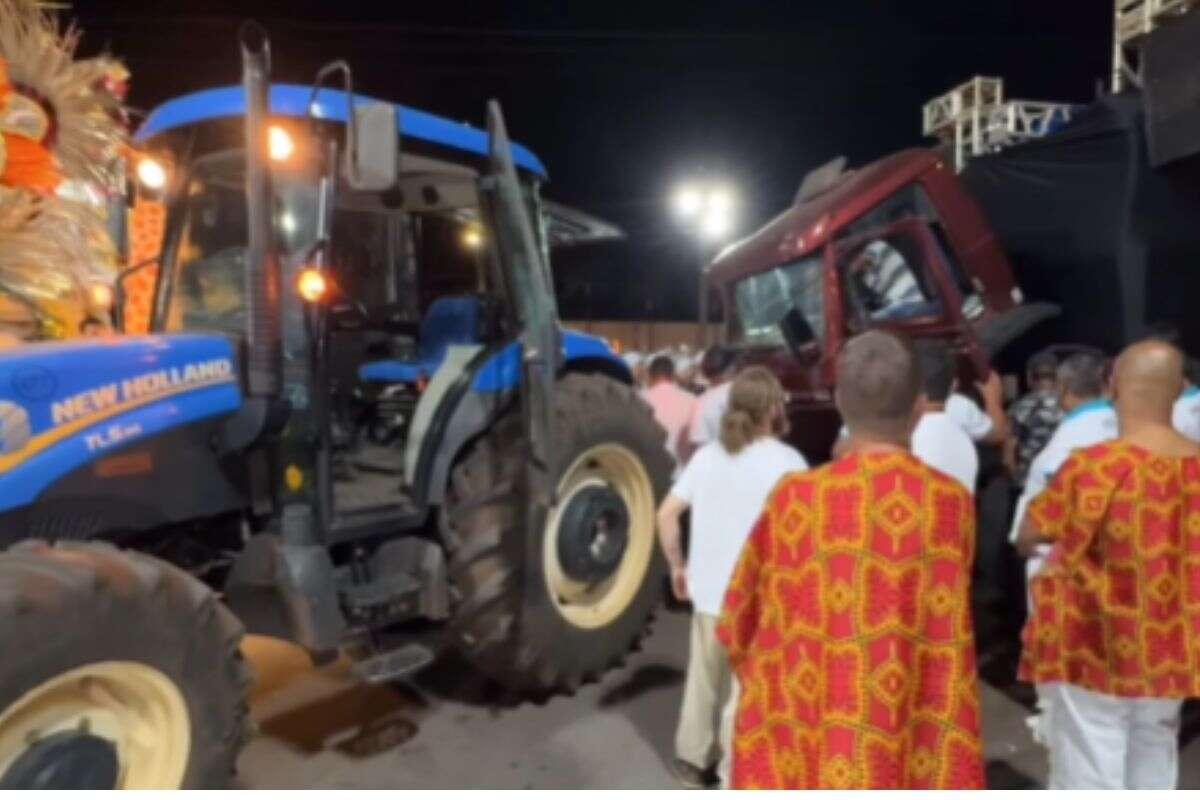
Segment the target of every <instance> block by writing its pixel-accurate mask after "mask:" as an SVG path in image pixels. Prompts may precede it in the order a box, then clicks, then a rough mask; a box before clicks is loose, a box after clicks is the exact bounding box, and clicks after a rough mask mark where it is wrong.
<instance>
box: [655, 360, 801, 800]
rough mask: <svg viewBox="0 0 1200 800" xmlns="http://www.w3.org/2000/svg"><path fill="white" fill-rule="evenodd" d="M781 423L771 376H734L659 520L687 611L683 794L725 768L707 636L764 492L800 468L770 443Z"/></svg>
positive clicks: (755, 370) (786, 450) (712, 635)
mask: <svg viewBox="0 0 1200 800" xmlns="http://www.w3.org/2000/svg"><path fill="white" fill-rule="evenodd" d="M785 420H786V416H785V412H784V392H783V387H781V386H780V385H779V381H778V380H777V379H776V378H775V376H774V375H772V374H771V372H770V371H768V370H767V369H765V368H763V367H750V368H749V369H747V370H745V371H743V372H742V373H741V374H739V375H738V376H737V378H736V379H735V380H734V381H733V384H732V386H731V388H730V390H729V405H728V407H727V408H726V410H725V413H724V414H723V415H722V416H721V425H720V434H719V437H718V439H717V440H716V441H713V442H710V443H708V444H706V445H704V446H703V447H701V448H700V449H699V450H698V451H696V454H695V455H694V456H693V457H692V459H691V461H689V462H688V464H687V467H686V468H685V469H684V470H683V474H682V475H680V476H679V480H678V481H677V482H676V484H675V486H674V487H672V489H671V491H670V493H669V494H668V495H667V497H666V499H665V500H664V501H663V504H662V507H661V508H660V509H659V511H658V534H659V541H660V543H661V544H662V548H663V552H664V553H665V554H666V557H667V562H668V563H669V564H670V567H671V589H672V592H673V593H674V594H675V596H676V597H677V598H678V599H680V600H688V599H690V600H691V601H692V607H693V609H694V613H693V615H692V633H691V645H690V647H691V652H690V656H689V659H688V669H687V681H686V683H685V686H684V694H683V708H682V709H681V710H680V715H679V728H678V730H677V732H676V736H675V755H676V759H675V764H674V767H675V774H676V776H677V777H678V778H679V780H680V782H681V783H682V784H683V785H684V786H687V787H689V788H701V787H703V786H706V785H708V784H709V783H711V778H712V770H713V768H714V767H715V766H717V765H718V762H719V763H720V766H721V772H722V773H725V765H726V764H727V763H728V762H727V755H728V754H727V753H726V752H724V751H725V750H727V746H728V742H727V739H726V737H725V736H722V735H721V734H720V733H719V731H720V730H721V727H722V722H721V714H722V710H723V708H724V706H725V705H726V703H727V702H728V700H729V697H730V692H731V672H730V668H729V662H728V659H727V658H726V656H725V651H724V648H723V647H722V646H721V643H720V642H719V641H718V640H717V634H716V625H717V617H718V615H719V614H720V613H721V603H722V601H723V600H724V596H725V586H726V584H728V583H729V576H730V574H731V573H732V572H733V567H734V565H735V564H736V563H737V559H738V555H739V554H740V553H741V549H742V544H743V543H744V542H745V541H746V537H747V536H748V535H749V533H750V529H751V528H752V527H753V526H754V523H755V521H756V520H757V519H758V516H759V514H761V513H762V509H763V504H764V503H765V502H766V499H767V495H768V494H770V491H771V489H772V487H774V486H775V484H776V483H777V482H778V481H779V479H780V478H782V477H783V476H784V475H785V474H786V473H788V472H792V471H794V470H800V469H806V468H807V466H808V465H807V464H805V462H804V459H803V458H802V457H801V456H800V454H799V453H797V452H796V451H795V450H793V449H792V448H791V447H788V446H787V445H785V444H783V443H782V442H781V441H779V439H778V438H777V437H778V435H779V434H780V433H782V432H783V430H784V425H785ZM689 507H690V508H691V509H692V514H691V543H690V547H689V554H688V558H687V559H686V562H685V559H684V556H683V548H682V546H681V543H680V526H679V518H680V516H681V515H682V514H683V512H684V511H685V510H687V509H688V508H689ZM721 778H722V779H724V778H725V774H722V775H721Z"/></svg>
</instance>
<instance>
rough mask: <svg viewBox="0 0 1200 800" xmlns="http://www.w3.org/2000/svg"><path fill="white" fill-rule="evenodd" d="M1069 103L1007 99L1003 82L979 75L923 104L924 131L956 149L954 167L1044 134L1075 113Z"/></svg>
mask: <svg viewBox="0 0 1200 800" xmlns="http://www.w3.org/2000/svg"><path fill="white" fill-rule="evenodd" d="M1071 110H1072V106H1070V105H1069V104H1067V103H1044V102H1036V101H1032V100H1005V99H1004V81H1003V80H1002V79H1000V78H989V77H985V76H982V75H977V76H975V77H974V78H971V80H969V81H967V82H966V83H963V84H960V85H958V86H955V87H954V88H953V89H951V90H950V91H948V92H946V93H945V94H943V95H940V96H938V97H935V98H933V99H932V100H930V101H929V102H928V103H926V104H925V106H924V107H923V108H922V114H921V132H922V133H923V134H924V135H925V136H933V137H936V138H937V139H939V140H941V142H942V144H943V146H945V147H947V148H948V149H950V150H951V152H952V153H953V159H954V168H955V170H962V168H963V167H964V166H966V163H967V159H969V158H970V157H971V156H978V155H982V154H984V153H994V152H996V151H997V150H999V149H1001V148H1003V147H1008V146H1009V145H1013V144H1017V143H1019V142H1023V141H1027V140H1029V139H1033V138H1036V137H1038V136H1044V135H1045V134H1047V133H1049V132H1050V131H1053V130H1055V129H1057V128H1058V127H1060V126H1061V125H1062V124H1063V123H1065V122H1067V121H1068V120H1069V119H1070V118H1071Z"/></svg>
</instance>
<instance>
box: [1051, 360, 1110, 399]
mask: <svg viewBox="0 0 1200 800" xmlns="http://www.w3.org/2000/svg"><path fill="white" fill-rule="evenodd" d="M1103 395H1104V359H1102V358H1100V357H1099V356H1097V355H1094V354H1092V353H1075V354H1073V355H1070V356H1067V357H1066V358H1064V359H1063V362H1062V363H1061V364H1059V365H1058V404H1059V405H1060V406H1062V408H1063V410H1064V411H1070V410H1071V409H1072V408H1074V407H1075V406H1077V405H1079V404H1080V403H1084V402H1087V401H1088V400H1094V399H1096V398H1097V397H1102V396H1103Z"/></svg>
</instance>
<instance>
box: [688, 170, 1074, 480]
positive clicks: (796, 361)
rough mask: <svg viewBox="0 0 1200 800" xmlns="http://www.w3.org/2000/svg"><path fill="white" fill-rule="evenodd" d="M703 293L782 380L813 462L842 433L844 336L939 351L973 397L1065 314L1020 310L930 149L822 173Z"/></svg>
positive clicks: (721, 267)
mask: <svg viewBox="0 0 1200 800" xmlns="http://www.w3.org/2000/svg"><path fill="white" fill-rule="evenodd" d="M706 282H707V285H708V287H709V290H715V291H717V292H718V293H719V295H720V297H721V298H722V299H723V301H724V302H723V306H724V307H725V308H726V309H728V310H729V311H728V313H727V315H726V322H727V325H726V331H725V333H726V338H727V340H728V342H729V343H730V344H732V345H733V346H736V347H738V348H740V349H742V350H744V351H745V355H746V358H747V359H748V360H750V361H756V362H760V363H766V364H769V365H770V366H771V367H772V369H774V370H775V371H776V372H777V374H778V375H779V376H780V378H781V380H782V382H783V384H784V386H785V388H786V389H787V390H788V392H789V397H790V399H789V404H790V410H789V413H790V416H791V417H792V423H793V424H792V426H791V429H792V431H793V435H794V436H796V437H797V441H796V444H797V446H798V447H799V448H800V449H801V450H802V451H803V452H804V453H805V454H806V456H808V457H809V458H810V459H814V460H817V461H822V460H825V459H826V458H827V457H828V455H829V452H830V447H831V445H832V444H833V441H834V438H835V436H836V434H837V430H838V428H839V426H840V422H839V420H838V417H837V411H836V409H834V407H833V386H834V380H835V376H834V364H835V363H836V358H837V353H838V351H839V350H840V349H841V345H842V343H843V342H844V341H845V340H846V339H848V338H849V337H851V336H854V335H855V334H858V333H861V332H863V331H865V330H867V329H868V328H885V329H888V330H894V331H898V332H901V333H904V334H905V335H907V336H909V337H910V338H913V339H929V338H935V339H941V340H944V341H946V342H947V343H948V344H950V346H951V347H952V349H953V350H954V351H955V352H956V353H957V354H958V356H959V367H960V377H961V379H962V383H963V385H965V386H970V385H972V383H973V381H974V380H978V379H982V378H983V377H984V376H985V375H986V374H987V371H988V370H989V369H990V367H989V363H990V362H991V361H992V359H994V357H995V356H996V355H997V354H999V353H1000V352H1001V351H1002V350H1004V349H1005V348H1006V347H1008V346H1009V345H1010V344H1011V343H1012V342H1013V341H1014V340H1016V339H1018V338H1019V337H1020V336H1021V335H1022V334H1023V333H1024V332H1025V331H1027V330H1029V329H1030V328H1032V327H1033V326H1034V325H1036V324H1037V323H1039V322H1040V321H1042V320H1044V319H1046V318H1048V317H1050V316H1052V315H1054V314H1055V313H1056V309H1055V308H1054V307H1052V306H1049V305H1048V304H1024V303H1022V298H1021V295H1020V292H1019V290H1017V288H1016V285H1015V283H1014V282H1013V278H1012V270H1011V267H1010V265H1009V263H1008V260H1007V258H1006V257H1005V255H1004V254H1003V252H1002V251H1001V250H1000V248H999V246H998V244H997V242H996V240H995V237H994V235H992V233H991V231H990V230H989V229H988V227H987V225H986V222H985V221H984V219H983V216H982V213H981V212H980V211H979V209H978V207H977V206H976V205H975V204H974V203H973V202H972V201H971V200H970V198H969V197H968V196H967V195H966V194H965V193H964V192H963V191H962V190H961V188H960V187H959V186H958V184H957V183H955V181H954V178H953V175H951V174H950V172H949V171H948V170H947V169H946V168H945V165H944V164H943V163H942V162H941V160H940V159H939V158H938V157H937V155H936V154H934V153H932V152H929V151H923V150H907V151H903V152H900V153H897V154H895V155H893V156H889V157H887V158H884V159H881V160H880V161H877V162H875V163H873V164H870V165H868V166H866V167H864V168H862V169H859V170H846V169H845V159H838V160H836V161H834V162H831V163H830V164H827V165H825V166H823V167H821V168H818V169H816V170H813V171H812V172H811V173H809V175H808V176H807V177H806V178H805V180H804V182H803V184H802V185H801V187H800V190H799V192H798V193H797V197H796V201H795V203H794V204H793V206H792V207H791V208H789V209H788V210H787V211H785V212H784V213H782V214H780V215H779V216H778V217H776V218H775V219H774V220H772V221H771V222H769V223H768V224H767V225H766V226H764V227H763V228H762V229H761V230H759V231H758V232H757V233H755V234H753V235H751V236H750V237H748V238H746V239H744V240H742V241H740V242H737V243H736V244H734V245H732V246H730V247H729V248H727V249H726V250H725V251H723V252H722V253H721V254H720V255H719V256H718V257H717V259H716V260H715V261H714V263H713V264H711V265H710V267H709V268H708V270H707V271H706Z"/></svg>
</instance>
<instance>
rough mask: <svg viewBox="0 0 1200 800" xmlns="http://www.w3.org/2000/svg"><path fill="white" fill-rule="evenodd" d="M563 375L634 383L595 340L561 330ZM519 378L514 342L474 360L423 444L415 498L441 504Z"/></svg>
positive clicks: (511, 396)
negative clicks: (458, 466) (453, 475)
mask: <svg viewBox="0 0 1200 800" xmlns="http://www.w3.org/2000/svg"><path fill="white" fill-rule="evenodd" d="M562 350H563V365H562V372H596V373H600V374H603V375H607V376H609V377H611V378H614V379H615V380H619V381H621V382H622V383H625V384H631V383H632V382H633V376H632V375H631V374H630V372H629V367H628V366H627V365H626V364H625V362H624V361H623V360H622V359H621V358H620V356H618V355H616V354H615V353H614V352H613V351H612V350H611V349H610V348H609V347H608V344H607V343H606V342H605V341H604V340H603V339H601V338H600V337H598V336H591V335H589V334H586V333H580V332H579V331H573V330H564V331H563V332H562ZM520 376H521V346H520V343H518V342H509V343H507V344H504V345H501V346H498V347H490V348H486V349H484V350H482V351H481V352H480V353H478V354H477V355H476V357H475V358H474V359H472V361H471V363H470V364H469V365H468V367H467V369H466V370H464V371H463V374H462V375H460V376H459V378H458V380H457V382H456V383H455V385H454V386H453V387H451V389H450V390H449V391H448V392H446V397H445V399H444V400H443V401H442V404H441V407H440V408H438V410H437V412H436V413H435V414H434V418H433V421H432V423H431V424H430V428H429V433H428V434H427V435H426V436H425V441H424V442H423V443H422V447H421V453H420V456H419V458H418V461H417V469H416V476H417V479H416V481H415V484H416V488H417V497H420V498H424V499H425V501H426V502H427V503H428V504H430V505H435V504H440V503H441V502H442V498H443V494H444V492H445V488H446V481H447V480H449V477H450V468H451V467H452V466H453V465H454V463H455V462H456V461H457V460H458V457H459V455H460V454H461V453H462V452H463V449H464V448H465V447H466V446H467V445H468V444H469V443H470V442H471V441H473V440H474V439H475V438H476V437H478V436H479V435H480V434H482V433H484V432H486V431H487V430H488V428H489V427H490V426H491V425H492V423H494V422H495V420H496V419H497V418H498V417H499V416H500V414H501V413H503V411H504V410H505V409H507V408H508V406H509V404H510V403H511V402H512V401H513V399H514V397H515V394H516V390H517V388H518V384H519V381H520Z"/></svg>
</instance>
